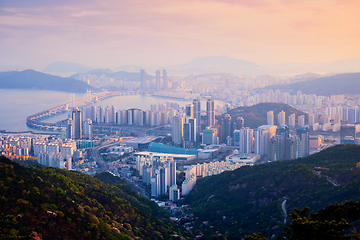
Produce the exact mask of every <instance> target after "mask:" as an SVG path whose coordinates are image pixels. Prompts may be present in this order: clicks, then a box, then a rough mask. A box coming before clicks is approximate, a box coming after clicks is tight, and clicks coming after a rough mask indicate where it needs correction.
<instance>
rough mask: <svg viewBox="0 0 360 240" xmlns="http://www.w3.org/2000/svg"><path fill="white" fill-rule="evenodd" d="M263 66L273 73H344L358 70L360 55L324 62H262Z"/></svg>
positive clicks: (359, 67) (359, 69) (359, 70)
mask: <svg viewBox="0 0 360 240" xmlns="http://www.w3.org/2000/svg"><path fill="white" fill-rule="evenodd" d="M263 67H264V68H267V69H269V71H270V70H271V71H272V72H274V73H300V72H323V73H344V72H360V57H354V58H350V59H340V60H337V61H334V62H326V63H279V64H264V65H263Z"/></svg>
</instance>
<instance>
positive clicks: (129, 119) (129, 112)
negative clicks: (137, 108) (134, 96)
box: [127, 110, 133, 125]
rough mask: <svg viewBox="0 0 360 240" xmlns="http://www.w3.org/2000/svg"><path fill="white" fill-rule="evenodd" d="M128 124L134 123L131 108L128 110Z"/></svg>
mask: <svg viewBox="0 0 360 240" xmlns="http://www.w3.org/2000/svg"><path fill="white" fill-rule="evenodd" d="M127 124H128V125H133V114H132V111H131V110H127Z"/></svg>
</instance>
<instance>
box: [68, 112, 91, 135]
mask: <svg viewBox="0 0 360 240" xmlns="http://www.w3.org/2000/svg"><path fill="white" fill-rule="evenodd" d="M92 124H93V123H92V120H91V119H90V118H86V115H84V114H82V112H81V111H80V110H79V109H78V108H74V109H73V110H72V112H71V116H70V117H69V118H68V119H67V123H66V137H67V138H69V139H81V138H84V139H92V134H93V129H92Z"/></svg>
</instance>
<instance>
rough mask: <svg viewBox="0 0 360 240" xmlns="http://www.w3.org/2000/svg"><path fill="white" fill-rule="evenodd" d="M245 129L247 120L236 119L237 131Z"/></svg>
mask: <svg viewBox="0 0 360 240" xmlns="http://www.w3.org/2000/svg"><path fill="white" fill-rule="evenodd" d="M243 127H245V120H244V118H242V117H237V118H236V129H241V128H243Z"/></svg>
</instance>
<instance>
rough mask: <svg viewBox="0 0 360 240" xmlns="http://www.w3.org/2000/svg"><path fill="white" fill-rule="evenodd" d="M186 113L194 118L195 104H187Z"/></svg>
mask: <svg viewBox="0 0 360 240" xmlns="http://www.w3.org/2000/svg"><path fill="white" fill-rule="evenodd" d="M185 113H186V117H190V118H193V117H194V105H193V104H188V105H186V107H185Z"/></svg>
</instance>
